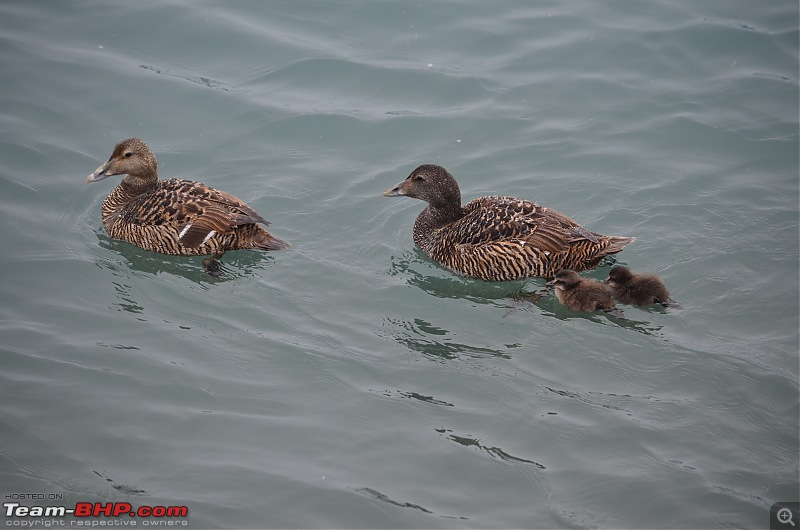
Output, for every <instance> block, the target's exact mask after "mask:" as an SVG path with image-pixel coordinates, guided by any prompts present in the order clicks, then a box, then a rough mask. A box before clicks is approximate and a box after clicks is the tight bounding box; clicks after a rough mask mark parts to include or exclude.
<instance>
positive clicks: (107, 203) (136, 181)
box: [103, 176, 157, 221]
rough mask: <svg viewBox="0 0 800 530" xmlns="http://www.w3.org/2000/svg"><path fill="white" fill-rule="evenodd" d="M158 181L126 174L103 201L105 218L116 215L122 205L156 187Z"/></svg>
mask: <svg viewBox="0 0 800 530" xmlns="http://www.w3.org/2000/svg"><path fill="white" fill-rule="evenodd" d="M156 182H157V179H144V178H141V177H135V178H132V179H129V176H126V177H125V178H124V179H122V181H121V182H120V183H119V184H117V187H115V188H114V189H113V190H111V193H109V194H108V196H107V197H106V199H105V200H104V201H103V220H104V221H105V220H106V219H107V218H109V217H110V216H112V215H114V214H115V213H116V212H117V211H118V210H119V208H120V207H121V206H123V205H125V204H128V203H129V202H131V201H132V200H134V199H136V197H138V196H140V195H142V194H144V193H146V192H148V191H149V190H151V189H152V188H154V187H155V185H156Z"/></svg>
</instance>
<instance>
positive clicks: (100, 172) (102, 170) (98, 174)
mask: <svg viewBox="0 0 800 530" xmlns="http://www.w3.org/2000/svg"><path fill="white" fill-rule="evenodd" d="M110 165H111V160H109V161H108V162H106V163H105V164H103V165H102V166H100V167H99V168H97V169H95V170H94V173H92V174H91V175H89V176H88V177H86V182H97V181H98V180H103V179H106V178H108V177H110V176H111V175H110V174H109V173H106V171H108V167H109V166H110Z"/></svg>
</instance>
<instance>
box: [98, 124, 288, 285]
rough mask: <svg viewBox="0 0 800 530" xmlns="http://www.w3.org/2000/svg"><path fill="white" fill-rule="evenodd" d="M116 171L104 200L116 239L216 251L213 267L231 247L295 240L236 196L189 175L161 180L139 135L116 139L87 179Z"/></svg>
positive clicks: (279, 245)
mask: <svg viewBox="0 0 800 530" xmlns="http://www.w3.org/2000/svg"><path fill="white" fill-rule="evenodd" d="M112 175H125V177H124V178H123V179H122V181H121V182H120V183H119V184H118V185H117V187H115V188H114V189H113V190H112V191H111V193H109V194H108V196H107V197H106V199H105V200H104V201H103V206H102V220H103V227H104V228H105V230H106V232H107V233H108V235H109V236H111V237H113V238H114V239H120V240H122V241H127V242H128V243H132V244H134V245H136V246H138V247H141V248H143V249H145V250H151V251H154V252H160V253H162V254H173V255H208V254H213V255H214V258H211V259H209V260H204V262H203V263H204V265H205V266H206V268H207V270H208V271H209V272H211V273H218V272H219V264H218V263H217V262H216V259H218V258H219V257H221V256H222V254H224V253H225V251H227V250H239V249H256V250H280V249H285V248H288V247H289V246H291V245H289V243H287V242H286V241H283V240H282V239H280V238H278V237H275V236H274V235H272V234H270V233H269V232H268V231H266V230H264V229H263V228H261V227H260V226H259V223H260V224H263V225H269V223H268V222H267V221H266V220H265V219H264V218H263V217H261V215H259V214H258V213H257V212H256V211H255V210H253V209H252V208H251V207H250V206H248V205H247V204H245V202H244V201H242V200H241V199H239V198H238V197H235V196H233V195H231V194H229V193H225V192H224V191H220V190H217V189H214V188H212V187H211V186H207V185H205V184H202V183H200V182H194V181H191V180H184V179H177V178H173V179H169V180H158V163H157V162H156V157H155V155H154V154H153V152H152V151H151V150H150V148H149V147H148V146H147V144H146V143H144V141H142V140H140V139H139V138H129V139H127V140H123V141H122V142H120V143H118V144H117V145H116V146H115V147H114V151H113V153H112V154H111V157H109V159H108V161H106V163H104V164H103V165H101V166H100V167H98V168H97V169H96V170H95V171H94V173H92V174H91V175H89V176H88V177H87V178H86V182H97V181H99V180H103V179H105V178H107V177H110V176H112ZM215 258H216V259H215Z"/></svg>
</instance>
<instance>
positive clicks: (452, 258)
mask: <svg viewBox="0 0 800 530" xmlns="http://www.w3.org/2000/svg"><path fill="white" fill-rule="evenodd" d="M384 195H385V196H387V197H397V196H408V197H414V198H417V199H421V200H423V201H425V202H427V203H428V206H427V207H426V208H425V209H424V210H422V212H421V213H420V214H419V216H418V217H417V220H416V222H415V223H414V232H413V233H414V243H415V244H416V245H417V246H418V247H419V248H420V249H421V250H422V251H423V252H425V253H426V254H427V255H428V256H430V257H431V258H432V259H433V260H434V261H437V262H438V263H440V264H441V265H444V266H445V267H448V268H449V269H451V270H453V271H455V272H458V273H461V274H464V275H466V276H471V277H473V278H479V279H481V280H486V281H509V280H520V279H522V278H527V277H531V276H538V277H545V278H550V277H552V276H553V275H555V273H556V272H558V271H560V270H561V269H573V270H585V269H590V268H593V267H595V266H596V265H597V264H598V263H599V262H600V260H602V259H603V257H605V256H608V255H610V254H615V253H617V252H619V251H620V250H622V249H623V248H624V247H625V246H626V245H627V244H629V243H631V242H632V241H634V240H635V238H633V237H620V236H604V235H602V234H598V233H596V232H590V231H589V230H586V229H585V228H583V227H582V226H580V225H579V224H578V223H576V222H575V221H573V220H572V219H570V218H569V217H567V216H566V215H564V214H562V213H560V212H557V211H555V210H552V209H550V208H547V207H545V206H540V205H538V204H536V203H533V202H530V201H526V200H523V199H517V198H514V197H498V196H490V197H479V198H477V199H474V200H472V201H470V202H469V203H467V204H466V205H464V206H462V205H461V191H460V190H459V188H458V183H457V182H456V180H455V178H453V176H452V175H451V174H450V173H449V172H448V171H447V170H446V169H445V168H443V167H441V166H437V165H433V164H423V165H421V166H419V167H418V168H416V169H415V170H414V171H413V172H411V174H410V175H409V176H408V178H406V179H405V180H404V181H403V182H401V183H400V184H398V185H397V186H395V187H393V188H390V189H388V190H386V191H385V192H384Z"/></svg>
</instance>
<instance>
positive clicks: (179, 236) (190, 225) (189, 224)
mask: <svg viewBox="0 0 800 530" xmlns="http://www.w3.org/2000/svg"><path fill="white" fill-rule="evenodd" d="M191 227H192V223H186V226H184V227H183V230H181V233H180V234H178V239H183V236H185V235H186V232H188V231H189V229H190V228H191ZM203 243H205V241H203Z"/></svg>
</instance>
